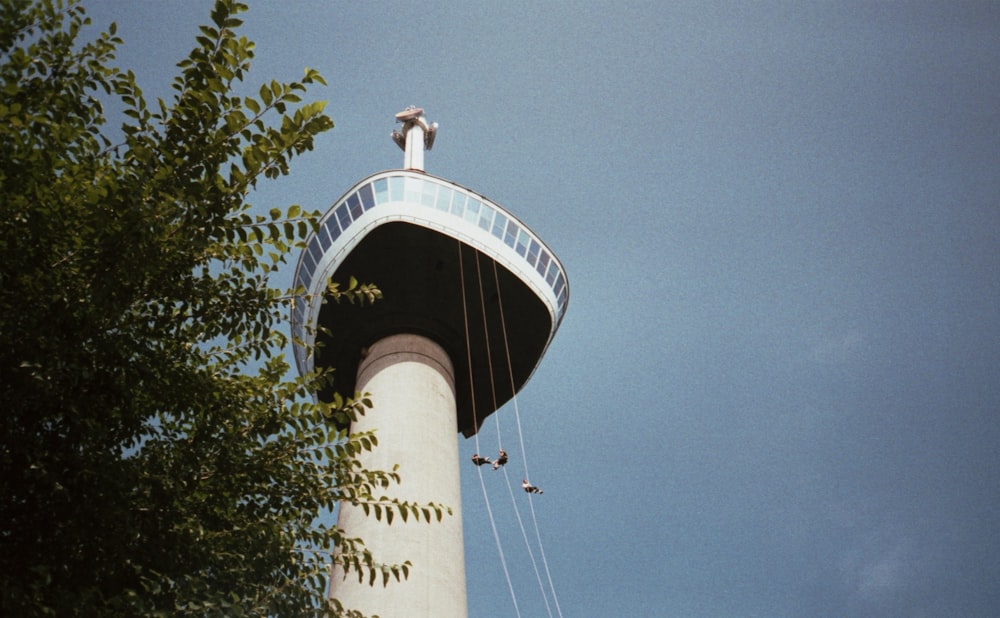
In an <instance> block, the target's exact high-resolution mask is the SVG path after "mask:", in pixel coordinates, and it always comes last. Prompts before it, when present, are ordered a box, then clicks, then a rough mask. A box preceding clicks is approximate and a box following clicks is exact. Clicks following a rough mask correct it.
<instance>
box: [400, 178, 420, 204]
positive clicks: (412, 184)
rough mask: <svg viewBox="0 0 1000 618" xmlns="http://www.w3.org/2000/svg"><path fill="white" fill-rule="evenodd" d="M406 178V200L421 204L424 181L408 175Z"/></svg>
mask: <svg viewBox="0 0 1000 618" xmlns="http://www.w3.org/2000/svg"><path fill="white" fill-rule="evenodd" d="M404 180H405V181H406V201H407V202H408V203H410V204H419V203H420V193H421V191H422V190H423V186H422V185H423V184H424V181H423V180H422V179H420V178H410V177H408V176H407V177H406V178H404Z"/></svg>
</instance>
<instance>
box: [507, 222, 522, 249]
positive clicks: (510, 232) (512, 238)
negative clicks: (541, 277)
mask: <svg viewBox="0 0 1000 618" xmlns="http://www.w3.org/2000/svg"><path fill="white" fill-rule="evenodd" d="M520 231H521V228H519V227H517V224H516V223H514V221H513V220H511V221H508V222H507V232H506V233H505V234H504V237H503V243H504V244H505V245H507V246H508V247H510V248H511V249H513V248H514V245H515V244H516V243H517V235H518V232H520ZM522 255H524V254H523V253H522Z"/></svg>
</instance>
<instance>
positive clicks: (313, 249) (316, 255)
mask: <svg viewBox="0 0 1000 618" xmlns="http://www.w3.org/2000/svg"><path fill="white" fill-rule="evenodd" d="M309 255H310V256H311V257H312V259H313V263H314V264H319V260H320V258H322V257H323V247H321V246H320V244H319V242H317V240H316V239H315V238H313V239H312V241H311V242H310V243H309Z"/></svg>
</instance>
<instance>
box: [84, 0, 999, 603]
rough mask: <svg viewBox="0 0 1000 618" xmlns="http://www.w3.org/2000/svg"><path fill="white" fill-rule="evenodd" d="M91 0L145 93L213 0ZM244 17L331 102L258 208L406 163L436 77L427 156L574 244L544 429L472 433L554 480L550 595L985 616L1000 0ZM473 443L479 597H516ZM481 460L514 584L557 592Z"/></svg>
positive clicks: (472, 538) (994, 524)
mask: <svg viewBox="0 0 1000 618" xmlns="http://www.w3.org/2000/svg"><path fill="white" fill-rule="evenodd" d="M87 4H88V6H89V13H90V14H91V15H92V17H94V19H95V22H96V24H97V25H106V24H107V23H109V22H110V21H112V20H116V21H117V22H118V25H119V32H120V34H121V35H122V36H123V37H124V38H125V40H126V43H125V47H124V48H123V49H122V51H121V53H120V54H119V59H120V62H121V64H122V65H123V66H125V67H128V68H132V69H133V70H135V72H136V74H137V75H138V77H139V80H140V83H141V84H142V85H143V87H144V89H145V90H146V93H147V95H151V96H154V97H155V96H158V95H160V96H166V95H168V94H169V79H170V77H171V76H172V75H174V73H175V69H174V66H173V65H174V63H175V62H176V61H177V60H178V59H180V58H181V57H182V56H183V55H184V54H185V53H186V51H187V50H188V49H189V48H190V47H191V46H192V43H193V37H194V35H195V28H196V26H197V25H198V24H200V23H207V22H208V21H209V20H208V13H209V7H210V3H209V2H206V1H198V2H195V1H193V0H192V1H188V2H179V1H178V2H157V3H153V2H125V1H120V2H112V1H95V2H89V3H87ZM245 20H246V25H245V28H244V33H245V34H246V35H247V36H249V37H250V38H251V39H253V40H255V41H256V42H257V58H256V60H255V62H254V66H253V70H252V72H251V77H250V80H249V81H250V83H251V85H256V84H257V83H258V82H259V81H262V80H270V79H271V78H275V77H277V78H297V77H299V76H300V75H301V74H302V69H303V67H306V66H309V67H314V68H317V69H319V70H320V71H321V72H322V74H323V75H324V76H325V77H326V78H327V80H328V82H329V86H328V87H327V88H317V89H316V90H314V91H313V92H314V94H315V96H316V97H317V98H322V99H326V100H328V101H329V105H328V112H329V113H330V115H331V116H332V117H333V119H334V122H335V123H336V128H335V129H334V130H333V131H331V132H330V133H328V134H326V135H324V136H323V137H322V138H321V139H319V140H318V141H317V144H316V150H315V151H314V152H312V153H310V154H309V155H307V156H306V157H304V158H303V159H301V160H299V161H298V162H297V164H295V165H293V173H292V175H291V176H290V177H289V178H287V179H283V180H282V181H280V182H278V183H275V184H274V185H272V186H269V187H267V188H265V189H263V190H261V191H260V192H259V195H257V196H256V197H255V199H254V201H255V203H256V204H257V205H258V206H259V207H261V208H263V209H267V208H270V207H272V206H276V205H286V204H291V203H299V204H301V205H303V206H304V207H308V208H317V209H325V208H327V207H328V206H329V205H330V204H332V203H333V202H334V201H335V200H336V199H337V198H338V197H339V196H340V195H341V194H342V193H343V192H344V191H346V190H347V189H348V188H349V187H350V186H351V185H352V184H353V183H354V182H355V181H357V180H359V179H361V178H362V177H364V176H367V175H368V174H370V173H373V172H376V171H379V170H383V169H389V168H395V167H399V166H400V165H402V154H401V153H400V151H399V150H398V149H397V148H396V146H395V145H394V144H393V143H392V141H391V140H390V139H389V132H390V131H391V130H392V129H393V128H395V125H394V123H393V114H394V113H395V112H397V111H400V110H401V109H403V108H404V107H405V106H407V105H411V104H413V105H419V106H421V107H423V108H424V109H425V110H426V112H427V117H428V119H429V120H431V121H437V122H439V123H440V125H441V128H440V131H439V134H438V138H437V141H436V143H435V146H434V150H432V151H430V152H429V153H428V154H427V158H426V169H427V171H428V172H429V173H432V174H435V175H437V176H441V177H444V178H448V179H450V180H454V181H455V182H458V183H460V184H462V185H464V186H467V187H470V188H473V189H475V190H477V191H479V192H480V193H482V194H484V195H486V196H488V197H489V198H491V199H493V200H494V201H496V202H498V203H500V204H502V205H504V206H505V207H507V208H508V209H509V210H510V211H511V212H513V213H514V214H515V215H516V216H517V217H518V218H520V219H521V220H522V221H524V222H526V223H527V224H528V225H529V226H530V227H531V228H532V229H533V230H534V231H535V232H537V233H538V234H539V235H540V236H541V237H542V238H543V239H544V240H545V241H546V243H547V244H548V245H549V246H550V247H551V248H552V249H553V250H554V252H555V253H556V254H557V255H558V256H559V258H560V260H561V261H562V263H563V265H564V266H565V268H566V270H567V272H568V275H569V280H570V289H571V293H570V301H569V309H568V312H567V315H566V318H565V320H564V322H563V325H562V327H561V329H560V331H559V333H558V334H557V336H556V338H555V340H554V342H553V343H552V346H551V347H550V349H549V351H548V354H547V356H546V357H545V359H544V360H543V361H542V364H541V366H540V368H539V369H538V371H537V372H536V374H535V375H534V377H533V378H532V380H531V381H530V382H529V384H528V385H527V387H526V388H525V389H524V391H523V392H522V393H521V395H519V397H518V411H519V417H520V421H521V428H522V432H521V433H522V436H523V442H524V446H525V452H524V453H523V454H522V453H521V452H520V445H519V438H518V435H517V431H516V423H515V420H516V419H515V418H514V413H513V411H512V410H511V409H509V407H508V408H505V409H504V410H502V411H501V412H500V413H499V417H498V418H499V421H500V429H499V434H498V430H497V428H496V426H495V425H493V422H492V419H491V421H490V423H488V424H487V427H486V428H485V429H484V430H483V431H482V432H481V434H480V436H479V439H480V441H481V444H483V445H484V446H483V447H482V450H483V451H487V452H488V451H490V450H492V448H493V445H496V444H497V443H498V436H499V441H501V442H502V443H503V444H504V445H506V446H507V447H508V448H507V450H508V451H511V454H512V459H514V458H515V457H518V458H521V460H522V462H523V461H527V462H528V463H529V464H530V472H531V476H532V480H533V482H535V483H536V484H537V485H540V486H541V487H542V488H543V489H544V490H545V494H544V495H542V496H538V497H535V498H533V502H532V504H533V505H534V508H535V515H536V520H537V523H538V529H539V534H540V537H541V539H542V543H543V548H544V553H545V557H546V562H547V564H548V567H549V572H550V573H551V578H552V583H553V584H554V588H555V591H556V594H557V596H558V604H559V610H560V611H561V615H564V616H610V615H618V616H682V617H686V616H705V617H709V616H767V617H781V616H789V617H791V616H817V617H823V616H830V617H834V616H944V615H949V616H959V615H961V616H992V615H995V612H996V608H997V607H998V606H1000V586H998V585H997V583H998V582H1000V540H998V539H1000V465H998V463H1000V460H998V455H997V452H998V451H997V444H1000V422H998V420H997V414H998V412H1000V173H998V168H1000V165H998V164H1000V69H998V67H1000V4H998V3H989V2H951V3H940V2H929V1H928V2H813V3H798V2H759V3H756V2H755V3H743V2H670V3H664V2H652V1H651V2H628V3H625V2H605V3H599V2H586V3H566V2H550V3H537V2H488V3H487V2H470V3H456V2H436V1H425V2H420V3H398V2H378V3H355V2H304V1H303V2H295V3H278V2H259V3H255V4H254V6H252V7H251V10H250V12H249V13H248V14H246V15H245ZM512 446H513V448H511V447H512ZM460 449H461V453H462V457H463V465H465V463H466V462H467V459H468V456H469V455H470V454H471V453H472V452H473V451H474V450H475V444H474V441H473V440H462V443H461V445H460ZM468 466H469V467H468V468H466V469H464V470H463V509H464V513H465V534H466V539H465V541H466V554H467V572H468V589H469V609H470V615H471V616H473V617H488V616H514V615H516V613H515V610H514V604H513V602H512V600H511V594H510V592H509V590H508V587H507V584H506V580H505V579H504V575H503V571H502V569H501V567H500V563H499V559H498V555H497V549H496V545H495V543H494V540H493V535H492V532H491V529H490V525H489V521H488V518H487V515H486V511H485V507H484V501H483V495H482V490H481V489H480V485H479V480H478V477H477V476H476V474H475V469H474V468H472V466H471V464H468ZM519 469H520V468H515V469H514V470H512V474H515V475H516V474H517V472H518V470H519ZM486 480H487V481H488V484H487V489H488V491H489V496H490V500H491V504H492V506H493V511H494V515H495V517H496V522H497V527H498V534H499V536H500V539H501V544H502V547H503V549H504V553H505V556H506V561H507V564H508V567H509V568H510V570H511V575H512V579H513V587H514V592H515V594H514V596H515V597H516V599H517V605H518V608H519V610H520V614H521V615H523V616H546V615H556V614H557V612H556V609H555V607H554V605H555V604H554V603H553V600H552V599H551V595H550V596H549V600H548V608H547V605H546V602H545V600H543V597H542V590H543V589H545V590H547V589H548V587H547V582H545V583H546V585H545V586H541V587H540V586H539V584H538V582H537V581H536V577H535V573H534V570H533V568H532V565H531V561H530V559H529V556H528V552H527V550H526V549H525V543H524V541H523V540H522V537H521V531H520V529H519V526H518V524H517V522H516V520H515V519H514V514H513V508H512V506H511V501H510V498H509V496H508V495H507V491H506V488H505V487H504V486H503V485H502V481H501V479H500V478H499V477H498V476H493V477H488V478H487V479H486ZM514 480H515V481H516V480H519V478H515V479H514ZM523 498H524V496H523V495H518V499H519V502H518V504H519V505H520V507H521V508H522V512H521V514H522V518H524V521H525V524H526V526H528V532H529V539H531V540H532V542H533V543H534V541H535V539H534V530H533V528H532V527H531V524H532V521H531V515H530V512H529V511H527V510H526V508H525V507H526V503H525V502H524V501H523V500H522V499H523ZM532 550H533V554H534V555H535V558H536V560H537V559H538V558H539V551H538V548H537V545H533V547H532ZM539 568H542V567H541V564H540V563H539ZM542 579H543V581H544V580H545V576H544V573H543V575H542Z"/></svg>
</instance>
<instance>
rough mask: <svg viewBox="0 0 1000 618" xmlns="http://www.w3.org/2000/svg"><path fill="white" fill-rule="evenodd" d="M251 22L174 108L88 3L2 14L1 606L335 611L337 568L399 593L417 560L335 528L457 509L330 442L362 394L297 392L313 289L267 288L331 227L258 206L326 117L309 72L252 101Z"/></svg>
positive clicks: (353, 443) (229, 7)
mask: <svg viewBox="0 0 1000 618" xmlns="http://www.w3.org/2000/svg"><path fill="white" fill-rule="evenodd" d="M245 8H246V7H244V6H243V5H240V4H238V3H236V2H234V1H232V0H218V1H217V2H216V4H215V6H214V8H213V10H212V13H211V22H212V24H211V25H209V26H203V27H201V29H200V32H199V33H198V35H197V37H196V46H195V47H194V48H193V49H192V51H191V52H190V54H189V55H188V56H187V57H186V58H185V59H183V60H182V61H181V62H180V63H179V64H178V67H179V75H178V76H177V77H176V79H175V80H174V82H173V88H174V91H175V92H174V94H173V98H172V100H170V101H167V102H165V101H163V100H157V101H155V102H147V101H146V100H145V98H144V97H143V94H142V91H141V90H140V88H139V86H138V84H137V81H136V77H135V75H133V73H132V72H131V71H123V70H120V69H118V68H116V67H114V65H113V61H114V53H115V49H116V47H117V46H118V45H120V44H121V40H120V39H119V38H118V37H117V36H116V33H115V27H114V25H113V24H112V25H111V27H110V28H109V30H108V31H107V32H104V33H102V34H100V36H98V37H97V38H96V39H94V40H90V41H81V40H80V39H81V38H82V37H81V36H80V33H81V29H82V28H83V27H84V26H86V25H88V24H89V20H88V19H87V18H86V17H85V14H84V11H83V9H82V7H81V6H80V5H78V4H77V3H76V2H75V1H74V0H66V1H62V0H45V1H38V2H34V1H30V0H0V615H6V616H33V615H59V616H63V615H81V616H100V615H139V614H164V615H176V614H184V613H191V614H197V615H201V616H204V615H227V616H235V615H280V616H296V615H316V614H322V613H327V612H330V613H333V612H336V611H337V610H338V609H339V606H338V605H337V604H336V603H330V604H328V603H326V602H325V601H324V599H323V596H324V587H325V585H326V574H327V568H328V566H329V564H330V563H331V562H332V561H333V560H337V561H340V562H341V563H343V564H344V565H345V566H346V567H348V568H349V570H351V571H354V572H356V573H357V574H358V576H359V577H361V578H367V579H368V580H369V581H370V582H372V583H380V584H382V585H385V583H386V582H387V581H389V580H391V579H399V578H401V577H405V576H406V574H407V570H408V566H409V565H408V564H406V563H404V564H402V565H382V564H380V563H378V562H377V561H376V558H375V557H373V556H372V555H371V554H370V553H369V552H368V551H367V550H366V549H365V547H364V544H363V542H362V541H361V540H360V539H350V538H345V536H344V535H343V534H342V532H341V531H340V530H338V529H337V528H336V527H335V526H331V525H326V524H324V523H323V520H322V519H317V518H318V516H319V515H321V514H322V513H324V512H327V511H329V510H330V509H332V508H333V506H334V504H335V503H336V502H337V501H339V500H342V499H343V500H349V501H353V502H355V503H370V504H372V505H375V504H378V505H379V508H378V509H373V510H374V511H375V512H376V513H384V512H387V511H392V510H395V511H396V512H399V513H400V514H401V515H402V516H404V517H407V516H409V517H413V518H417V519H426V520H431V519H434V518H435V517H436V518H437V519H440V518H441V517H442V514H443V512H445V511H447V510H448V509H447V508H445V507H442V506H440V505H437V504H413V503H408V502H399V501H392V500H388V499H386V498H383V497H380V496H381V494H382V491H381V490H382V489H383V488H384V487H387V486H388V485H390V484H391V483H394V482H398V480H399V477H398V473H397V472H396V471H395V470H393V471H377V470H368V469H364V468H363V467H362V466H361V464H360V463H359V462H358V461H357V460H356V459H355V456H356V455H357V454H359V453H360V452H362V451H364V450H370V449H371V448H372V447H373V446H375V444H376V438H375V436H374V435H371V434H363V433H358V434H353V435H347V434H346V433H345V432H343V431H341V430H339V429H338V427H339V426H342V424H341V422H342V421H343V420H344V419H346V418H353V417H356V415H357V414H361V413H363V412H364V410H365V409H366V408H367V407H369V406H370V405H371V402H370V401H369V400H368V399H367V398H366V397H365V396H364V395H361V396H358V397H356V398H355V399H351V400H343V401H342V400H336V401H333V402H329V403H314V400H313V397H312V395H313V393H315V392H316V391H317V389H318V388H320V387H321V386H322V385H323V384H325V383H326V381H328V380H330V379H331V376H330V375H328V374H327V373H323V372H318V373H314V374H311V375H307V376H302V377H298V378H288V375H290V372H289V366H288V363H287V362H286V360H285V357H284V355H283V351H284V350H285V349H286V348H287V347H288V343H289V342H288V340H287V337H286V335H285V334H284V316H287V315H288V314H289V311H290V309H291V307H292V305H293V303H294V302H296V300H297V299H300V298H301V296H300V295H301V294H302V290H290V289H282V288H281V287H276V285H275V284H274V283H273V281H272V278H273V276H274V275H275V273H276V272H277V269H278V268H279V267H280V265H281V264H283V263H285V261H286V259H287V258H288V257H289V256H290V254H291V252H292V251H294V250H296V249H297V248H299V247H301V245H302V241H303V239H304V238H305V237H306V235H307V234H308V233H309V232H310V231H311V230H313V229H315V226H316V221H317V213H305V212H302V211H301V209H300V208H299V207H298V206H294V205H293V206H289V207H287V208H284V209H273V210H271V211H270V212H269V213H268V214H267V215H259V214H254V213H255V211H252V210H251V207H250V203H249V201H248V200H249V198H250V197H251V196H252V194H253V190H254V188H255V187H256V185H257V183H258V182H262V181H265V180H266V179H272V178H276V177H278V176H281V175H283V174H286V173H287V172H288V169H289V164H290V162H291V160H292V159H293V158H294V157H296V156H299V155H301V154H303V153H304V152H306V151H308V150H310V149H312V147H313V140H314V137H315V136H316V135H318V134H319V133H321V132H323V131H326V130H328V129H330V128H331V127H332V126H333V124H332V122H331V120H330V119H329V118H328V117H327V116H326V115H325V114H324V113H323V103H321V102H303V101H302V99H301V97H302V96H303V95H304V93H305V92H306V90H307V87H308V86H309V85H310V84H315V83H323V82H322V78H321V77H320V75H319V74H318V73H316V72H315V71H312V70H308V69H307V70H306V71H305V75H304V77H302V78H301V80H299V81H291V82H278V81H272V82H269V83H266V84H264V85H263V86H261V87H260V89H259V91H257V94H256V96H240V95H239V94H237V90H239V87H242V83H243V81H244V79H245V77H246V76H247V71H248V68H249V63H250V59H251V58H252V57H253V53H254V46H253V43H251V42H250V41H248V40H247V39H246V37H243V36H238V35H237V29H238V28H239V27H240V25H241V22H240V20H239V19H238V18H237V15H238V14H239V13H240V12H242V11H244V10H245ZM251 92H252V91H251ZM102 99H103V100H105V101H109V100H117V101H118V102H120V105H122V106H123V107H124V115H125V117H126V118H127V119H126V121H125V122H124V123H123V125H122V126H121V127H120V131H117V130H116V131H109V130H108V129H107V128H106V125H105V114H104V112H103V107H102ZM112 136H115V137H112ZM378 295H379V293H378V290H377V288H375V287H373V286H367V285H358V284H357V282H354V281H351V282H350V283H349V284H348V285H347V286H346V287H343V288H341V287H338V286H337V285H331V286H330V289H329V293H328V296H329V297H332V298H334V299H336V300H337V301H338V302H339V301H341V300H344V301H351V302H359V303H367V302H371V301H374V300H375V299H376V298H377V297H378ZM335 421H341V422H335Z"/></svg>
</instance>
